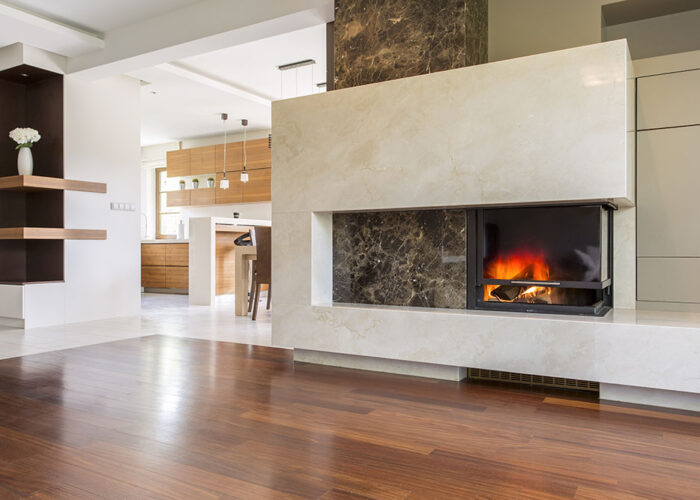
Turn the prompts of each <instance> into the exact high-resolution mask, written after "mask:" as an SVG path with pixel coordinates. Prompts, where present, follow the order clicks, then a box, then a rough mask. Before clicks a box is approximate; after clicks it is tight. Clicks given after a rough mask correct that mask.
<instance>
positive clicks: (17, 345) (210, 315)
mask: <svg viewBox="0 0 700 500" xmlns="http://www.w3.org/2000/svg"><path fill="white" fill-rule="evenodd" d="M260 306H261V307H260V309H259V310H258V319H257V321H252V320H251V319H250V316H248V317H242V316H234V314H233V310H234V296H233V295H223V296H220V297H217V298H216V303H215V305H214V306H213V307H208V306H190V305H189V304H188V297H187V295H166V294H143V295H142V299H141V316H135V317H128V318H111V319H106V320H100V321H88V322H85V323H73V324H69V325H60V326H53V327H46V328H33V329H30V330H19V329H16V328H5V327H0V359H4V358H14V357H16V356H26V355H29V354H37V353H41V352H49V351H57V350H60V349H69V348H71V347H80V346H84V345H91V344H100V343H102V342H112V341H115V340H123V339H128V338H134V337H144V336H147V335H154V334H159V335H172V336H177V337H191V338H197V339H209V340H221V341H225V342H240V343H243V344H255V345H265V346H269V345H271V333H270V332H271V328H270V311H267V310H265V307H264V302H262V301H261V303H260Z"/></svg>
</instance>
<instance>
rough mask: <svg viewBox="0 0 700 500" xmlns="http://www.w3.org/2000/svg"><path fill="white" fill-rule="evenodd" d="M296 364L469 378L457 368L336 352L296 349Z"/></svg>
mask: <svg viewBox="0 0 700 500" xmlns="http://www.w3.org/2000/svg"><path fill="white" fill-rule="evenodd" d="M294 362H295V363H312V364H316V365H326V366H338V367H341V368H352V369H355V370H364V371H372V372H382V373H393V374H396V375H410V376H412V377H425V378H433V379H438V380H451V381H455V382H458V381H460V380H462V379H465V378H466V377H467V369H466V368H460V367H457V366H447V365H435V364H431V363H418V362H414V361H401V360H397V359H386V358H373V357H369V356H357V355H353V354H339V353H334V352H321V351H309V350H306V349H294Z"/></svg>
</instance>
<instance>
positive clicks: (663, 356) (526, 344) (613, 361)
mask: <svg viewBox="0 0 700 500" xmlns="http://www.w3.org/2000/svg"><path fill="white" fill-rule="evenodd" d="M274 314H275V315H278V317H283V318H285V321H283V322H278V323H277V324H276V325H275V330H274V342H275V344H276V345H281V346H290V347H293V348H294V349H300V350H303V351H317V353H316V354H315V359H316V360H317V361H315V362H322V361H319V360H323V355H324V353H325V354H327V359H326V361H324V362H323V364H333V362H332V358H334V357H336V356H337V355H339V354H340V355H346V356H351V357H356V358H358V360H356V361H355V363H365V361H361V360H360V359H359V358H364V357H368V358H378V359H374V360H373V361H372V366H373V367H372V368H371V369H373V370H375V371H389V372H390V371H392V370H391V368H392V366H391V365H392V364H395V362H396V361H403V362H412V363H423V364H432V365H443V366H447V367H453V368H457V367H462V368H464V367H469V368H483V369H490V370H500V371H508V372H516V373H528V374H535V375H545V376H552V377H564V378H573V379H580V380H592V381H596V382H600V383H601V384H614V385H618V386H631V387H639V388H646V389H650V390H651V389H654V390H663V391H677V392H686V393H693V394H698V393H700V364H698V363H697V360H698V359H700V342H698V340H699V339H700V314H697V313H675V312H665V311H645V310H633V309H614V310H613V311H611V312H610V313H609V314H607V315H606V316H605V317H591V316H560V315H550V314H527V313H513V312H492V311H472V310H444V309H423V308H407V307H395V306H367V305H339V304H332V305H331V304H325V305H324V304H316V305H311V306H310V307H298V306H297V305H293V304H290V305H286V304H276V305H275V312H274ZM303 360H304V361H307V362H308V361H309V359H308V358H304V359H303ZM382 360H387V361H385V362H384V366H383V365H382ZM344 365H346V366H347V363H344ZM358 367H359V366H358ZM366 369H370V368H366ZM401 373H404V372H401ZM698 397H700V394H698ZM669 400H671V399H669ZM638 402H640V403H643V401H638Z"/></svg>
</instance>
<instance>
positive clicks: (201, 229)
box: [189, 217, 271, 305]
mask: <svg viewBox="0 0 700 500" xmlns="http://www.w3.org/2000/svg"><path fill="white" fill-rule="evenodd" d="M270 225H271V223H270V221H269V220H259V219H235V218H229V217H194V218H191V219H190V228H189V229H190V233H189V234H190V254H189V269H190V270H189V278H190V279H189V294H190V297H189V301H190V304H192V305H211V304H212V303H213V302H214V299H215V297H216V295H223V294H232V293H234V289H235V259H234V253H235V252H234V250H235V244H234V240H235V239H236V238H238V237H239V236H241V235H243V234H245V233H247V232H248V231H250V229H251V228H252V227H254V226H270Z"/></svg>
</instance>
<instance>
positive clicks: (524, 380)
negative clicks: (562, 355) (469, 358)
mask: <svg viewBox="0 0 700 500" xmlns="http://www.w3.org/2000/svg"><path fill="white" fill-rule="evenodd" d="M469 378H470V379H472V380H492V381H497V382H510V383H513V384H527V385H539V386H544V387H557V388H560V389H576V390H579V391H593V392H599V391H600V384H599V383H598V382H591V381H589V380H576V379H573V378H561V377H546V376H543V375H528V374H525V373H512V372H501V371H498V370H482V369H481V368H469Z"/></svg>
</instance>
